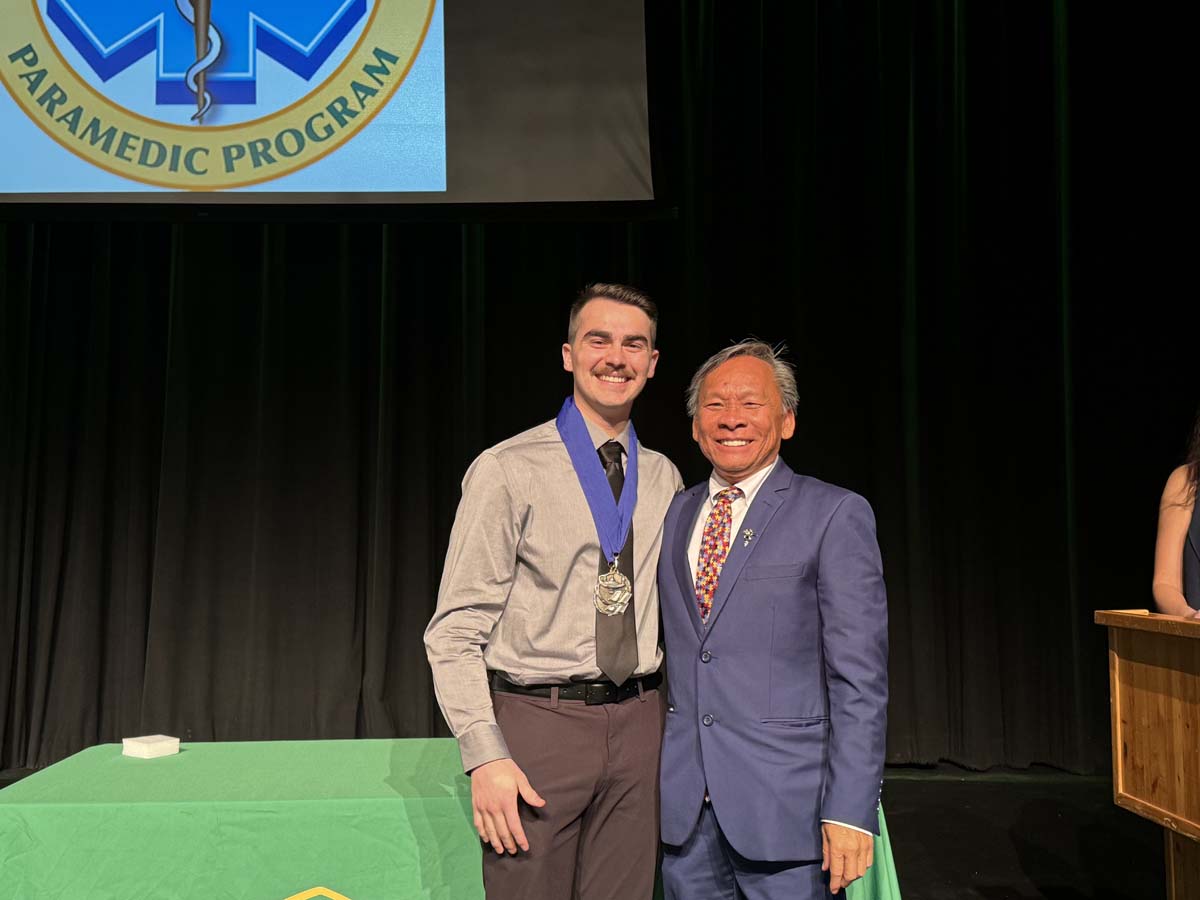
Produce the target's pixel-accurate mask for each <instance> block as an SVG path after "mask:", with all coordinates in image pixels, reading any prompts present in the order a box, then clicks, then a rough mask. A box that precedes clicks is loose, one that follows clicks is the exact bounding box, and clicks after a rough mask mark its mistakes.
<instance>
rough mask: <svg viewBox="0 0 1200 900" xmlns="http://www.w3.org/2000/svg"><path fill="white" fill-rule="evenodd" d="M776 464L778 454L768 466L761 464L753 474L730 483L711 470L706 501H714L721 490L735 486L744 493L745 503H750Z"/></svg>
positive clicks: (777, 463) (777, 462)
mask: <svg viewBox="0 0 1200 900" xmlns="http://www.w3.org/2000/svg"><path fill="white" fill-rule="evenodd" d="M777 465H779V457H778V455H777V456H776V457H775V461H774V462H772V463H771V464H770V465H769V466H763V467H762V468H761V469H759V470H758V471H757V472H755V473H754V474H753V475H748V476H747V477H745V478H743V479H742V480H741V481H738V482H735V483H734V484H732V485H731V484H730V483H729V482H728V481H726V480H725V479H724V478H722V477H721V476H720V475H718V474H717V473H716V472H713V473H712V474H711V475H710V476H709V477H708V502H709V503H716V502H717V494H719V493H721V491H723V490H725V488H727V487H736V488H741V489H742V493H743V494H745V495H746V503H747V504H750V503H752V502H753V501H754V495H755V494H757V493H758V489H759V488H760V487H762V485H763V482H764V481H766V480H767V476H768V475H770V474H771V472H773V471H774V470H775V467H776V466H777Z"/></svg>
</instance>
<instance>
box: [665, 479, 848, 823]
mask: <svg viewBox="0 0 1200 900" xmlns="http://www.w3.org/2000/svg"><path fill="white" fill-rule="evenodd" d="M777 465H779V457H778V456H776V457H775V460H774V461H773V462H772V463H771V464H770V465H769V466H763V467H762V468H761V469H759V470H758V471H757V472H755V473H754V474H753V475H748V476H746V477H745V478H743V479H742V480H741V481H738V482H736V483H734V484H730V483H729V482H728V481H726V480H725V479H724V478H722V477H721V476H720V475H718V474H717V473H716V472H713V473H712V474H711V475H710V476H709V477H708V496H707V497H705V498H704V503H703V504H701V506H700V515H699V516H697V517H696V524H695V525H694V526H693V527H692V539H691V541H690V542H689V543H688V564H689V565H690V566H691V567H692V578H693V579H694V578H695V577H696V567H697V566H698V565H699V564H700V544H701V543H702V542H703V541H704V525H705V523H706V522H707V521H708V516H709V514H710V513H711V512H712V508H713V507H714V506H715V505H716V502H717V494H719V493H721V491H723V490H725V489H726V488H730V487H736V488H740V489H741V491H742V494H743V495H744V496H742V497H735V498H734V499H733V504H732V505H731V506H730V510H729V512H730V516H731V518H730V525H729V543H730V546H732V545H733V542H734V541H736V540H745V538H744V537H743V536H742V534H741V532H740V529H741V527H742V520H743V519H745V518H746V511H747V510H748V509H750V504H751V503H753V502H754V498H755V496H756V495H757V494H758V489H759V488H761V487H762V486H763V482H764V481H766V480H767V476H768V475H770V474H771V473H772V472H773V471H775V467H776V466H777ZM705 799H706V800H707V799H708V798H707V797H705ZM821 821H822V822H829V823H830V824H831V825H841V826H843V827H845V828H850V829H853V830H854V831H861V832H862V833H863V834H871V832H869V831H867V830H866V829H865V828H859V827H858V826H857V825H847V824H846V823H845V822H835V821H834V820H833V819H822V820H821Z"/></svg>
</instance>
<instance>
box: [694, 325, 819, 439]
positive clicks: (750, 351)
mask: <svg viewBox="0 0 1200 900" xmlns="http://www.w3.org/2000/svg"><path fill="white" fill-rule="evenodd" d="M786 352H787V347H785V346H784V345H783V344H780V345H779V346H778V347H772V346H771V345H770V344H768V343H767V342H766V341H760V340H756V339H755V338H746V339H745V340H743V341H738V342H737V343H736V344H733V345H731V346H729V347H726V348H725V349H724V350H722V351H720V352H719V353H714V354H713V355H712V356H710V357H709V358H708V359H707V360H706V361H705V362H704V365H702V366H701V367H700V368H699V369H697V370H696V374H695V375H693V376H692V381H691V384H689V385H688V388H687V414H688V416H689V417H690V418H693V419H694V418H696V413H698V412H699V411H700V386H701V385H703V384H704V379H705V378H706V377H708V375H709V374H710V373H711V372H712V371H713V370H714V369H716V368H717V367H718V366H720V365H722V364H723V363H727V362H729V360H731V359H734V358H735V357H738V356H750V357H753V358H754V359H761V360H762V361H763V362H765V363H766V364H767V365H769V366H770V367H771V371H772V372H773V373H774V374H775V385H776V386H777V387H778V388H779V396H780V399H782V400H783V411H784V412H790V413H794V412H795V411H796V407H797V406H799V404H800V391H799V390H798V389H797V387H796V373H795V372H793V371H792V364H791V363H790V362H788V361H787V360H785V359H784V358H783V354H784V353H786Z"/></svg>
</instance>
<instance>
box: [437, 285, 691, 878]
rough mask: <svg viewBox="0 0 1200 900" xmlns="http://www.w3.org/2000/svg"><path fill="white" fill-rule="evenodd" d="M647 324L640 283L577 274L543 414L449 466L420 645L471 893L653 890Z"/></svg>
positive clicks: (655, 645) (663, 487) (676, 484)
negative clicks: (484, 849) (444, 526)
mask: <svg viewBox="0 0 1200 900" xmlns="http://www.w3.org/2000/svg"><path fill="white" fill-rule="evenodd" d="M656 326H657V311H656V309H655V307H654V304H653V303H652V302H651V301H650V300H649V298H647V297H646V296H645V295H644V294H642V293H641V292H640V291H637V290H635V289H633V288H630V287H626V286H623V285H612V284H594V285H590V286H589V287H588V288H585V289H584V291H583V292H582V293H581V294H580V295H579V297H578V299H577V300H576V302H575V304H574V305H573V306H572V308H571V314H570V322H569V327H568V338H567V343H565V344H563V347H562V354H563V368H564V369H566V370H567V371H568V372H570V373H571V375H572V379H573V392H572V395H571V396H570V397H568V398H567V401H566V402H565V403H564V404H563V408H562V410H561V411H560V412H559V415H558V418H557V419H555V420H552V421H549V422H546V423H544V424H542V425H539V426H537V427H536V428H532V429H530V430H529V431H526V432H523V433H522V434H519V435H517V436H515V437H513V438H510V439H509V440H506V441H504V442H502V443H500V444H497V445H496V446H495V447H492V448H491V449H489V450H486V451H484V452H483V453H482V454H481V455H480V456H479V457H478V458H477V459H476V460H475V461H474V463H472V465H471V467H470V469H469V470H468V471H467V475H466V478H465V479H464V481H463V496H462V501H461V503H460V504H459V508H458V513H457V516H456V518H455V522H454V529H453V531H452V533H451V537H450V546H449V550H448V552H447V554H446V566H445V569H444V571H443V573H442V582H441V587H440V590H439V592H438V604H437V611H436V612H435V613H434V616H433V620H432V621H431V622H430V623H429V627H428V628H427V630H426V632H425V646H426V649H427V652H428V656H429V663H430V666H431V667H432V670H433V680H434V686H435V689H436V692H437V697H438V703H439V704H440V706H441V709H442V713H443V715H444V716H445V717H446V721H447V722H448V723H449V725H450V728H451V730H452V731H453V732H454V735H455V737H456V738H457V739H458V742H459V748H460V750H461V753H462V760H463V767H464V769H465V770H466V771H467V772H469V773H470V775H471V795H472V803H473V806H474V821H475V828H476V830H477V831H478V832H479V836H480V838H481V839H483V840H484V841H485V842H487V843H488V844H490V845H491V847H492V849H493V850H494V851H495V852H494V853H485V855H484V865H483V879H484V886H485V888H486V891H487V896H488V898H489V900H524V898H530V897H537V898H540V900H559V898H561V900H571V898H573V897H578V898H579V900H609V898H611V900H626V898H637V897H649V896H650V895H651V893H652V890H653V884H654V870H655V862H656V856H657V851H658V812H657V808H658V758H659V750H660V746H661V741H662V721H663V709H664V706H665V703H666V698H665V697H664V696H662V692H661V691H659V690H658V688H659V684H660V682H661V675H660V674H659V666H660V665H661V663H662V653H661V650H660V648H659V633H658V624H659V614H658V592H657V586H656V584H655V570H656V565H657V562H658V553H659V547H660V544H661V542H662V523H663V517H664V515H665V513H666V510H667V507H668V505H669V504H670V502H671V498H672V497H673V496H674V495H675V493H676V492H677V491H679V490H680V489H681V487H682V481H681V479H680V477H679V472H678V471H677V470H676V468H675V466H674V465H672V464H671V462H670V460H668V459H667V458H666V457H665V456H663V455H662V454H660V453H656V452H654V451H652V450H648V449H647V448H645V447H643V446H640V445H639V444H638V443H637V437H636V431H635V429H634V428H633V425H632V423H631V422H630V413H631V410H632V407H633V401H634V400H635V399H636V398H637V396H638V394H640V393H641V391H642V388H643V387H645V384H646V380H647V379H648V378H651V377H653V375H654V368H655V365H656V364H657V362H658V351H657V350H656V349H655V348H654V342H655V330H656Z"/></svg>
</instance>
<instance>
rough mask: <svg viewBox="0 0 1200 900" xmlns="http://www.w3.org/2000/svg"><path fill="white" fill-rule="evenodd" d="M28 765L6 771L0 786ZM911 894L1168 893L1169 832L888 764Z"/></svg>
mask: <svg viewBox="0 0 1200 900" xmlns="http://www.w3.org/2000/svg"><path fill="white" fill-rule="evenodd" d="M27 774H29V771H28V770H20V769H17V770H8V771H5V772H0V788H4V787H6V786H7V785H9V784H12V783H13V782H15V781H17V780H19V779H20V778H22V777H23V776H25V775H27ZM883 802H884V808H885V809H886V810H887V817H888V828H889V831H890V834H891V843H892V851H893V853H894V855H895V858H896V868H897V870H898V872H899V876H900V890H901V893H902V894H903V896H904V900H1034V898H1048V900H1084V898H1088V900H1161V898H1162V897H1163V896H1164V894H1165V890H1166V888H1165V885H1164V882H1163V844H1162V831H1161V829H1160V828H1158V826H1156V825H1154V824H1152V823H1150V822H1147V821H1145V820H1143V819H1140V818H1138V817H1137V816H1135V815H1133V814H1132V813H1129V812H1126V811H1125V810H1122V809H1118V808H1117V807H1116V806H1114V805H1113V802H1112V785H1111V782H1110V781H1109V780H1108V778H1103V777H1081V776H1077V775H1068V774H1065V773H1062V772H1057V771H1055V770H1053V769H1046V768H1034V769H1032V770H1029V771H1019V772H997V771H992V772H983V773H972V772H967V771H965V770H962V769H959V768H957V767H954V766H948V765H942V766H938V767H936V768H933V769H925V768H920V769H917V768H889V769H888V770H887V772H886V775H885V784H884V794H883Z"/></svg>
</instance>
